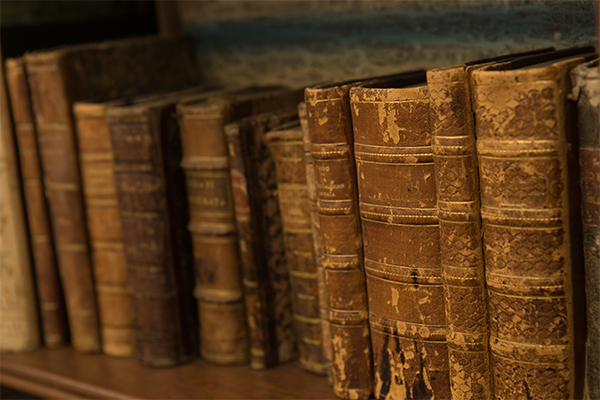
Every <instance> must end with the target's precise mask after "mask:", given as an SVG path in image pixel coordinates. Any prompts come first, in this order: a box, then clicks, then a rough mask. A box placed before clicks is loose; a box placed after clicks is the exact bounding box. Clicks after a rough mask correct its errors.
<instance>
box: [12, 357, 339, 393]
mask: <svg viewBox="0 0 600 400" xmlns="http://www.w3.org/2000/svg"><path fill="white" fill-rule="evenodd" d="M0 383H1V384H2V385H5V386H9V387H12V388H14V389H17V390H21V391H25V392H28V393H31V394H34V395H38V396H43V397H46V398H61V399H64V398H88V399H92V398H93V399H106V398H112V399H114V398H120V399H138V398H139V399H334V398H335V396H334V394H333V391H332V390H331V388H330V387H329V385H328V384H327V379H326V378H323V377H319V376H316V375H312V374H310V373H308V372H306V371H303V370H302V369H300V366H299V364H298V363H297V362H294V363H291V364H287V365H283V366H279V367H277V368H273V369H270V370H266V371H255V370H253V369H251V368H250V367H248V366H241V367H219V366H213V365H210V364H208V363H206V362H204V361H201V360H196V361H194V362H193V363H190V364H186V365H182V366H179V367H174V368H163V369H158V368H151V367H146V366H143V365H141V364H139V363H138V362H137V361H135V360H133V359H118V358H112V357H108V356H104V355H98V354H81V353H77V352H76V351H74V350H73V349H72V348H70V347H69V348H62V349H55V350H49V349H45V348H42V349H37V350H34V351H32V352H28V353H16V354H9V353H2V354H0Z"/></svg>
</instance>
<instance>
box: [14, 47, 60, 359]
mask: <svg viewBox="0 0 600 400" xmlns="http://www.w3.org/2000/svg"><path fill="white" fill-rule="evenodd" d="M5 66H6V83H7V86H8V92H9V96H10V103H11V109H12V116H13V122H14V127H15V134H16V138H17V146H18V149H19V160H20V165H21V176H22V179H23V192H24V195H25V209H26V211H27V217H28V218H27V222H28V224H29V235H30V238H31V250H32V255H33V265H34V271H35V276H36V281H37V295H38V300H39V302H38V303H39V310H40V318H41V321H40V322H41V325H42V339H43V341H44V344H45V345H46V347H49V348H54V347H59V346H61V345H63V344H65V343H68V342H69V328H68V326H67V314H66V309H65V301H64V297H63V292H62V287H61V284H60V277H59V275H58V268H57V266H56V254H55V253H54V240H53V237H52V231H51V228H50V219H49V216H48V205H47V203H46V194H45V190H44V183H43V178H42V169H41V166H40V156H39V151H38V142H37V137H36V130H35V121H34V119H33V111H32V109H31V98H30V95H29V85H28V83H27V73H26V71H25V66H24V64H23V59H22V58H9V59H6V61H5Z"/></svg>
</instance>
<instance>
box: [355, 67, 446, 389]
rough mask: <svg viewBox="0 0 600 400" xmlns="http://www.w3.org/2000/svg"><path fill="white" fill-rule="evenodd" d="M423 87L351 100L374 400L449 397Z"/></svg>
mask: <svg viewBox="0 0 600 400" xmlns="http://www.w3.org/2000/svg"><path fill="white" fill-rule="evenodd" d="M425 79H426V77H425V73H424V72H421V73H415V74H411V75H407V76H406V77H405V78H404V79H402V80H399V81H397V82H395V83H393V84H390V85H386V86H383V85H380V84H377V83H376V84H366V85H364V86H363V87H359V88H354V89H352V90H351V91H350V102H351V107H352V122H353V125H354V155H355V160H356V170H357V176H358V192H359V208H360V215H361V221H362V231H363V240H364V252H365V272H366V277H367V292H368V295H369V323H370V325H371V342H372V344H373V364H374V366H375V396H376V397H377V398H380V399H384V398H391V399H423V398H441V399H447V398H450V397H451V393H450V379H449V373H448V369H449V366H448V349H447V345H446V316H445V310H444V308H445V300H444V291H443V286H442V274H441V266H440V233H439V224H438V219H437V206H436V202H437V201H436V182H435V172H434V166H433V152H432V148H431V129H430V125H429V94H428V90H427V85H426V84H425Z"/></svg>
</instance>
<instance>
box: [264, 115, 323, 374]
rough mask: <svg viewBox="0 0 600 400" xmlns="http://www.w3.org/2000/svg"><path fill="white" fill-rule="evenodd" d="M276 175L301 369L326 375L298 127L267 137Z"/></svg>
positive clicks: (300, 131)
mask: <svg viewBox="0 0 600 400" xmlns="http://www.w3.org/2000/svg"><path fill="white" fill-rule="evenodd" d="M267 140H269V145H270V147H271V152H272V154H273V159H274V161H275V168H276V171H277V189H278V192H279V209H280V210H281V219H282V222H283V235H284V242H285V253H286V258H287V261H288V270H289V276H290V282H291V284H292V285H291V286H292V293H291V294H292V303H293V306H294V327H295V331H296V336H297V342H298V351H299V354H300V365H301V366H302V368H304V369H306V370H308V371H311V372H314V373H318V374H325V373H326V372H327V363H326V362H325V359H324V357H323V336H322V333H321V326H322V324H321V317H320V311H319V290H318V283H317V268H316V264H315V253H314V247H313V239H312V226H311V217H310V205H309V202H308V189H307V185H306V168H305V166H304V146H303V142H302V130H301V128H300V126H298V125H297V126H296V127H295V128H286V129H282V130H277V131H272V132H271V133H270V134H267Z"/></svg>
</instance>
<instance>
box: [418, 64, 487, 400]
mask: <svg viewBox="0 0 600 400" xmlns="http://www.w3.org/2000/svg"><path fill="white" fill-rule="evenodd" d="M469 70H470V68H469V67H467V66H465V65H458V66H454V67H449V68H441V69H435V70H430V71H428V72H427V86H428V89H429V101H430V118H431V132H432V137H433V154H434V156H433V160H434V167H435V178H436V193H437V207H438V219H439V224H440V250H441V265H442V283H443V286H444V297H445V299H446V323H447V329H448V331H447V334H446V341H447V343H448V357H449V362H450V382H451V388H452V398H453V399H456V400H458V399H465V400H466V399H491V398H492V392H493V382H492V376H491V365H490V357H489V347H488V336H489V334H488V331H489V330H488V322H487V299H486V289H485V276H484V265H483V250H482V230H481V215H480V201H479V176H478V172H477V154H476V151H475V127H474V123H473V118H474V117H473V112H472V108H471V95H470V83H469Z"/></svg>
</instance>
